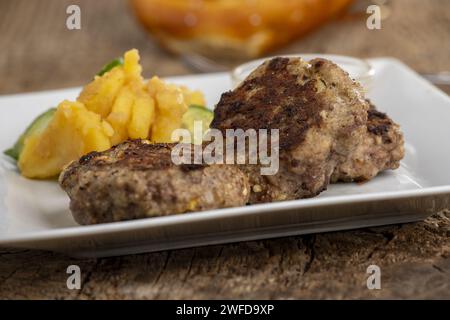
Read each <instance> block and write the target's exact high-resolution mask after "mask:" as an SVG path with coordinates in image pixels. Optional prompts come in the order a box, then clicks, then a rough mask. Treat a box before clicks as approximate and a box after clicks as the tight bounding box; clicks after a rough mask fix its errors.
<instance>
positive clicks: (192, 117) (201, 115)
mask: <svg viewBox="0 0 450 320" xmlns="http://www.w3.org/2000/svg"><path fill="white" fill-rule="evenodd" d="M213 118H214V113H213V112H212V111H211V110H209V109H207V108H206V107H204V106H199V105H196V104H191V105H190V106H189V109H188V110H187V111H186V113H185V114H184V115H183V118H182V119H181V123H182V127H183V128H184V129H187V130H189V132H190V133H191V137H194V143H196V144H197V143H201V141H195V134H194V123H195V121H201V122H202V132H203V134H205V133H206V131H207V130H208V129H209V125H210V124H211V121H212V120H213ZM197 140H198V139H197Z"/></svg>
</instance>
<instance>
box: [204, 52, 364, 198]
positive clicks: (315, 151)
mask: <svg viewBox="0 0 450 320" xmlns="http://www.w3.org/2000/svg"><path fill="white" fill-rule="evenodd" d="M368 110H369V103H368V102H367V101H366V100H365V99H364V94H363V90H362V88H361V87H360V85H359V84H357V83H355V82H354V81H353V80H351V79H350V77H349V76H348V74H347V73H346V72H344V71H343V70H342V69H340V68H339V67H338V66H337V65H335V64H334V63H332V62H331V61H328V60H324V59H315V60H312V61H310V62H309V63H308V62H305V61H303V60H301V59H297V58H274V59H272V60H269V61H267V62H265V63H264V64H262V65H261V66H260V67H258V68H257V69H256V70H255V71H254V72H253V73H252V74H251V75H250V76H249V77H248V78H247V79H246V80H244V81H243V82H242V83H241V84H240V85H239V86H238V87H237V88H236V89H235V90H233V91H230V92H227V93H224V94H223V95H222V97H221V99H220V101H219V103H218V104H217V106H216V108H215V112H214V115H215V117H214V120H213V122H212V127H213V128H217V129H220V130H222V131H223V132H224V131H225V130H226V129H243V130H247V129H256V130H258V129H279V135H280V138H279V139H280V140H279V144H280V169H279V172H278V173H277V174H276V175H273V176H262V175H260V170H259V167H258V166H257V165H244V166H242V167H241V169H242V170H243V171H244V172H246V173H247V174H248V176H249V180H250V185H251V188H252V189H251V190H252V192H251V196H250V203H258V202H269V201H279V200H288V199H299V198H305V197H312V196H315V195H317V194H318V193H320V192H321V191H323V190H324V189H326V187H327V185H328V183H329V181H330V177H331V175H332V173H333V171H334V170H335V168H336V167H337V166H338V165H339V164H340V163H342V162H344V161H346V160H347V159H348V158H350V156H351V155H352V154H353V153H354V152H355V150H356V147H357V146H358V145H360V144H361V143H362V142H363V139H364V138H365V137H366V131H367V128H366V122H367V112H368Z"/></svg>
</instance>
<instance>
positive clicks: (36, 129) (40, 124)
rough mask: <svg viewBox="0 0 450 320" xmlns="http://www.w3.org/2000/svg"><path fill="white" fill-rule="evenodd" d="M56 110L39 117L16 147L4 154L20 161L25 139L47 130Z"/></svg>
mask: <svg viewBox="0 0 450 320" xmlns="http://www.w3.org/2000/svg"><path fill="white" fill-rule="evenodd" d="M55 111H56V108H51V109H49V110H47V111H45V112H44V113H42V114H41V115H39V116H38V117H37V118H36V119H34V121H33V122H32V123H31V124H30V125H29V126H28V128H27V129H26V130H25V132H24V133H22V134H21V135H20V137H19V139H18V140H17V142H16V143H15V144H14V146H13V147H12V148H10V149H8V150H5V151H4V154H6V155H7V156H10V157H11V158H13V159H15V160H16V161H17V160H19V157H20V153H21V152H22V149H23V146H24V143H25V139H26V138H28V137H29V136H31V135H33V134H39V133H41V132H42V131H44V129H45V128H47V126H48V124H49V123H50V121H51V120H52V119H53V115H54V114H55Z"/></svg>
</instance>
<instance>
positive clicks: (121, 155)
mask: <svg viewBox="0 0 450 320" xmlns="http://www.w3.org/2000/svg"><path fill="white" fill-rule="evenodd" d="M173 146H174V144H149V143H146V142H145V141H141V140H134V141H127V142H124V143H122V144H120V145H118V146H116V147H113V148H111V149H109V150H107V151H104V152H92V153H90V154H88V155H86V156H83V157H82V158H81V159H80V160H79V161H74V162H72V163H71V164H70V165H69V166H68V167H67V168H66V169H65V170H64V171H63V172H62V173H61V175H60V178H59V182H60V185H61V187H62V188H63V189H64V190H65V191H66V192H67V194H68V195H69V197H70V200H71V202H70V209H71V211H72V214H73V216H74V218H75V220H76V221H77V222H78V223H80V224H94V223H103V222H112V221H121V220H129V219H137V218H146V217H154V216H163V215H169V214H176V213H184V212H190V211H201V210H208V209H216V208H224V207H233V206H241V205H245V204H246V203H247V201H248V197H249V184H248V181H247V177H246V176H245V175H244V174H243V173H242V172H241V171H240V170H239V169H238V168H237V167H235V166H229V165H210V166H209V165H179V166H177V165H175V164H173V162H172V159H171V150H172V148H173Z"/></svg>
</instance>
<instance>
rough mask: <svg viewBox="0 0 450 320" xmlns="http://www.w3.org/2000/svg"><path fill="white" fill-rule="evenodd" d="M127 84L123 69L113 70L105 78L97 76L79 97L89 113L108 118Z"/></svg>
mask: <svg viewBox="0 0 450 320" xmlns="http://www.w3.org/2000/svg"><path fill="white" fill-rule="evenodd" d="M124 83H125V72H124V70H123V68H122V67H116V68H113V69H112V70H111V71H109V72H107V73H105V74H104V75H103V76H101V77H100V76H96V77H95V78H94V81H92V82H91V83H89V84H88V85H86V86H85V87H84V88H83V90H82V91H81V93H80V95H79V96H78V99H77V100H78V101H80V102H81V103H83V104H84V105H85V106H86V108H87V109H88V110H89V111H92V112H95V113H97V114H99V115H101V116H102V117H103V118H105V117H107V116H108V115H109V113H110V112H111V109H112V106H113V103H114V100H115V99H116V96H117V95H118V93H119V91H120V89H121V88H122V86H123V85H124Z"/></svg>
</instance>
